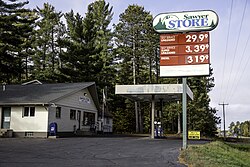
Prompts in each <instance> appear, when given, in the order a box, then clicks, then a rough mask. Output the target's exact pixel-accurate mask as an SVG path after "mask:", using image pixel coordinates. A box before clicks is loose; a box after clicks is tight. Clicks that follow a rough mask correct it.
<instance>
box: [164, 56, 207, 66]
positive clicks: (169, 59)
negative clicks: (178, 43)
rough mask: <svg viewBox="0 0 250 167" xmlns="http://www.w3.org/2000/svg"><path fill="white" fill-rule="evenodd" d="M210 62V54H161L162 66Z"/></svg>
mask: <svg viewBox="0 0 250 167" xmlns="http://www.w3.org/2000/svg"><path fill="white" fill-rule="evenodd" d="M194 64H209V55H208V54H198V55H176V56H173V55H170V56H161V58H160V65H161V66H172V65H194Z"/></svg>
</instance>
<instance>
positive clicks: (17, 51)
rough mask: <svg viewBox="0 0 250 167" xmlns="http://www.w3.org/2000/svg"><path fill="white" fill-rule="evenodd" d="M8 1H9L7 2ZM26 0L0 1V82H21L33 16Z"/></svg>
mask: <svg viewBox="0 0 250 167" xmlns="http://www.w3.org/2000/svg"><path fill="white" fill-rule="evenodd" d="M8 2H9V3H8ZM27 3H28V2H17V0H11V1H7V2H6V1H3V0H1V1H0V82H6V83H14V82H21V80H22V75H23V74H24V73H25V67H24V64H25V63H24V62H25V57H27V54H25V53H24V52H25V48H26V49H27V48H28V45H29V44H28V43H29V41H30V36H31V32H32V24H33V23H34V21H35V17H34V15H33V14H32V11H30V10H28V9H25V8H24V6H25V5H26V4H27Z"/></svg>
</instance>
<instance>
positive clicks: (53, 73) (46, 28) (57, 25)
mask: <svg viewBox="0 0 250 167" xmlns="http://www.w3.org/2000/svg"><path fill="white" fill-rule="evenodd" d="M37 15H38V16H39V20H38V21H37V22H36V25H37V27H36V29H37V30H36V42H35V53H36V54H35V55H34V56H33V61H34V71H33V78H36V79H40V80H46V81H51V82H56V81H57V80H58V78H57V75H58V74H59V68H60V64H61V60H60V57H59V54H60V52H61V50H62V48H61V47H60V46H59V41H60V40H61V38H63V35H64V29H65V27H64V24H63V22H62V21H61V17H62V15H63V14H62V13H61V12H56V11H55V8H54V7H53V6H52V5H50V4H48V3H45V4H44V7H43V8H42V9H40V8H38V7H37Z"/></svg>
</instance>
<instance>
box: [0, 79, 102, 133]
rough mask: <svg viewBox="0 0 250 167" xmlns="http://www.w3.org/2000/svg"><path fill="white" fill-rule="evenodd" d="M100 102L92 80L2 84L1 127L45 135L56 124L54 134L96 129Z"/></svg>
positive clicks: (0, 103)
mask: <svg viewBox="0 0 250 167" xmlns="http://www.w3.org/2000/svg"><path fill="white" fill-rule="evenodd" d="M98 109H99V102H98V97H97V91H96V85H95V83H94V82H86V83H58V84H41V83H40V82H39V81H34V82H31V83H26V84H23V85H5V86H3V89H1V90H0V126H1V128H0V129H1V130H2V131H3V130H11V131H13V136H15V137H48V135H49V125H50V124H51V123H56V124H57V136H66V135H74V134H76V133H77V132H80V133H81V134H84V133H85V132H86V133H88V132H92V131H95V130H96V123H97V117H98Z"/></svg>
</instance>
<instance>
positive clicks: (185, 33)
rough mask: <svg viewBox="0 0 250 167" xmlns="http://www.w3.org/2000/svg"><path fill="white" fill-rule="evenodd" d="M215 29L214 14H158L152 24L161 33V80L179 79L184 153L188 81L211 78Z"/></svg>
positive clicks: (194, 12)
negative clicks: (211, 41) (181, 90)
mask: <svg viewBox="0 0 250 167" xmlns="http://www.w3.org/2000/svg"><path fill="white" fill-rule="evenodd" d="M217 25H218V16H217V14H216V13H215V12H214V11H211V10H203V11H188V12H176V13H161V14H159V15H157V16H156V17H155V18H154V20H153V28H154V30H155V31H156V32H158V33H160V34H161V35H160V76H161V77H182V84H183V94H182V114H183V149H186V148H187V78H186V77H188V76H209V75H210V67H209V66H210V52H209V50H210V44H209V32H208V31H211V30H213V29H214V28H215V27H216V26H217Z"/></svg>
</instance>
